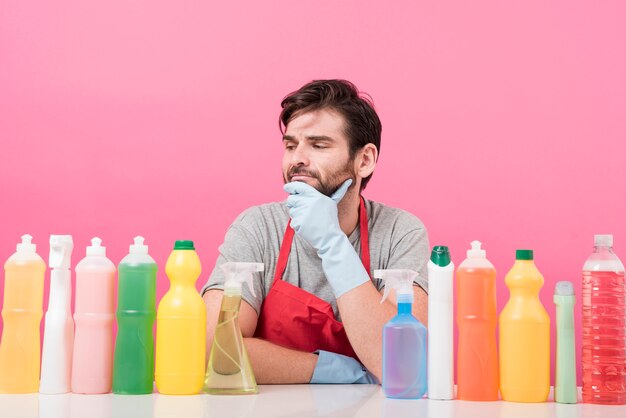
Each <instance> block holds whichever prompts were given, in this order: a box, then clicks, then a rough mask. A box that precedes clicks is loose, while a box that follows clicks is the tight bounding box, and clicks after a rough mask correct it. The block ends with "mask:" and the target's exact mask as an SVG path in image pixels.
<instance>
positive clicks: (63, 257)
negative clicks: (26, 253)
mask: <svg viewBox="0 0 626 418" xmlns="http://www.w3.org/2000/svg"><path fill="white" fill-rule="evenodd" d="M73 249H74V242H73V240H72V236H71V235H50V257H49V259H48V264H49V265H50V268H53V269H69V268H70V258H71V256H72V250H73Z"/></svg>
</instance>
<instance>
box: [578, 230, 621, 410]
mask: <svg viewBox="0 0 626 418" xmlns="http://www.w3.org/2000/svg"><path fill="white" fill-rule="evenodd" d="M624 286H625V283H624V265H623V264H622V262H621V261H620V259H619V258H618V257H617V255H615V253H614V252H613V236H612V235H596V236H595V237H594V250H593V253H592V254H591V255H590V256H589V258H588V259H587V261H586V262H585V265H584V267H583V288H582V300H583V303H582V305H583V350H582V351H583V353H582V364H583V402H589V403H596V404H611V405H625V404H626V291H625V287H624Z"/></svg>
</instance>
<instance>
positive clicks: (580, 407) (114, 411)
mask: <svg viewBox="0 0 626 418" xmlns="http://www.w3.org/2000/svg"><path fill="white" fill-rule="evenodd" d="M13 417H24V418H57V417H59V418H61V417H63V418H66V417H72V418H110V417H116V418H117V417H122V418H124V417H128V418H148V417H150V418H152V417H154V418H165V417H177V418H178V417H180V418H208V417H216V418H226V417H255V418H256V417H385V418H402V417H412V418H416V417H419V418H425V417H432V418H447V417H469V418H483V417H499V418H544V417H545V418H548V417H557V418H583V417H584V418H588V417H598V418H600V417H602V418H617V417H619V418H626V405H625V406H605V405H591V404H583V403H579V404H575V405H564V404H557V403H554V402H552V401H550V402H545V403H538V404H522V403H513V402H504V401H498V402H467V401H458V400H454V401H433V400H429V399H420V400H397V399H387V398H385V396H384V395H383V393H382V391H381V388H380V386H376V385H289V386H282V385H276V386H260V387H259V393H258V394H257V395H242V396H213V395H195V396H166V395H160V394H158V393H154V394H151V395H134V396H128V395H113V394H107V395H76V394H65V395H39V394H29V395H0V418H13Z"/></svg>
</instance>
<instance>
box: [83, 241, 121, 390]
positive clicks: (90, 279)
mask: <svg viewBox="0 0 626 418" xmlns="http://www.w3.org/2000/svg"><path fill="white" fill-rule="evenodd" d="M101 243H102V240H101V239H100V238H93V239H92V240H91V246H90V247H87V257H85V258H83V259H82V260H81V261H80V263H78V265H77V266H76V308H75V311H74V322H75V323H76V335H75V338H74V358H73V361H72V392H74V393H108V392H110V391H111V377H112V372H113V321H114V319H115V272H116V269H115V264H113V262H112V261H111V260H109V259H108V258H106V248H105V247H102V246H101V245H100V244H101Z"/></svg>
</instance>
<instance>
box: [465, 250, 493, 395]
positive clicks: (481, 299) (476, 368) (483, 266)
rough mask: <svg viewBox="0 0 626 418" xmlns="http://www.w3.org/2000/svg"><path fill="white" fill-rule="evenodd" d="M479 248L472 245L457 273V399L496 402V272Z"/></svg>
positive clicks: (483, 251)
mask: <svg viewBox="0 0 626 418" xmlns="http://www.w3.org/2000/svg"><path fill="white" fill-rule="evenodd" d="M480 245H481V243H480V242H479V241H473V242H472V249H471V250H468V251H467V258H466V259H465V260H464V261H463V262H462V263H461V265H459V268H458V269H457V271H456V283H457V316H456V322H457V326H458V328H459V342H458V350H457V379H456V380H457V397H458V398H459V399H462V400H466V401H497V400H498V386H499V384H498V380H499V379H498V378H499V376H498V351H497V342H496V325H497V323H498V313H497V309H496V269H495V268H494V267H493V264H491V263H490V262H489V260H487V258H486V253H485V250H481V249H480Z"/></svg>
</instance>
